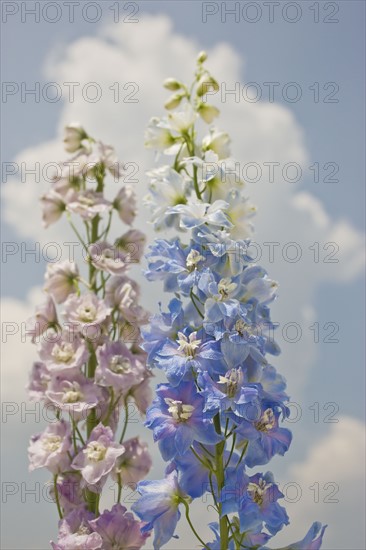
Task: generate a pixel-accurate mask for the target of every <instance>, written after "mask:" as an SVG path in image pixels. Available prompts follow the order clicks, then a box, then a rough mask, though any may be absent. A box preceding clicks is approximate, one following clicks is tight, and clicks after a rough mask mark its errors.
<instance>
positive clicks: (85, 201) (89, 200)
mask: <svg viewBox="0 0 366 550" xmlns="http://www.w3.org/2000/svg"><path fill="white" fill-rule="evenodd" d="M78 200H79V203H80V204H81V205H83V206H87V207H88V206H94V204H95V199H94V197H91V196H89V195H81V196H79V199H78Z"/></svg>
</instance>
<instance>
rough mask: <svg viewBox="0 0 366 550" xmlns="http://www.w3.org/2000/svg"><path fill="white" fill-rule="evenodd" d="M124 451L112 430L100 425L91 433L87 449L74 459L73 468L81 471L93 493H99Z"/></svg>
mask: <svg viewBox="0 0 366 550" xmlns="http://www.w3.org/2000/svg"><path fill="white" fill-rule="evenodd" d="M124 451H125V448H124V446H123V445H119V444H118V443H115V441H114V439H113V432H112V430H111V428H109V427H107V426H103V424H98V426H96V427H95V428H94V429H93V431H92V432H91V434H90V437H89V439H88V441H87V443H86V446H85V448H84V449H82V450H81V451H80V453H79V454H77V455H76V457H75V458H74V460H73V462H72V464H71V467H72V468H74V470H79V471H80V473H81V475H82V476H83V479H84V481H85V483H86V485H87V487H88V488H89V489H90V490H91V491H93V492H97V493H99V492H100V491H101V489H102V487H103V485H104V483H105V482H106V480H107V477H108V475H109V474H110V472H111V471H112V469H113V468H114V466H115V464H116V460H117V458H118V457H119V456H121V455H122V454H123V453H124Z"/></svg>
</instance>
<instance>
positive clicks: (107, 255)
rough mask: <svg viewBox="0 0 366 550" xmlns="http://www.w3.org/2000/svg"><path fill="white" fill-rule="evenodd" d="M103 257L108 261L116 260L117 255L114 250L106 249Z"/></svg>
mask: <svg viewBox="0 0 366 550" xmlns="http://www.w3.org/2000/svg"><path fill="white" fill-rule="evenodd" d="M103 256H104V258H105V259H106V260H114V259H115V253H114V250H112V248H106V249H105V250H103Z"/></svg>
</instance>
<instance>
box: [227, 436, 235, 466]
mask: <svg viewBox="0 0 366 550" xmlns="http://www.w3.org/2000/svg"><path fill="white" fill-rule="evenodd" d="M235 442H236V434H234V435H233V441H232V445H231V450H230V454H229V458H228V459H227V462H226V464H225V468H227V467H228V465H229V464H230V460H231V457H232V456H233V452H234V448H235Z"/></svg>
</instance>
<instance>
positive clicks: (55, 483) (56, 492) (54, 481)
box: [53, 474, 63, 519]
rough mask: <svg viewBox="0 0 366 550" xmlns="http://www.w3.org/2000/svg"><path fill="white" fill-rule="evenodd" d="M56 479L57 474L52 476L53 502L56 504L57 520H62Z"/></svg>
mask: <svg viewBox="0 0 366 550" xmlns="http://www.w3.org/2000/svg"><path fill="white" fill-rule="evenodd" d="M57 478H58V474H56V475H54V476H53V489H54V491H55V502H56V506H57V512H58V515H59V518H60V519H62V518H63V515H62V510H61V506H60V499H59V496H58V489H57Z"/></svg>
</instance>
